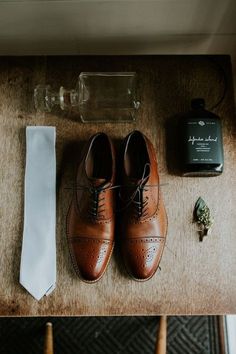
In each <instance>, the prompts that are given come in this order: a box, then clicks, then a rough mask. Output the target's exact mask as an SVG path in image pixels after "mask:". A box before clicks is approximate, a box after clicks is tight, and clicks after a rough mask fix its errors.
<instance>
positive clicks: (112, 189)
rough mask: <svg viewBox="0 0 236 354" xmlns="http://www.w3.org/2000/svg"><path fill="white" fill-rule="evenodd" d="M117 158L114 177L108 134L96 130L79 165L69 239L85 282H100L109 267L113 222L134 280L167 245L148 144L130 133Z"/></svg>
mask: <svg viewBox="0 0 236 354" xmlns="http://www.w3.org/2000/svg"><path fill="white" fill-rule="evenodd" d="M118 160H119V161H118V164H117V169H118V170H119V176H118V178H117V177H116V162H115V150H114V146H113V144H112V142H111V140H110V139H109V137H108V136H107V135H106V134H104V133H98V134H96V135H94V136H92V137H91V138H90V140H89V142H88V144H87V145H86V147H85V149H84V152H83V154H82V159H81V162H80V164H79V166H78V171H77V176H76V183H75V193H74V196H73V200H72V203H71V205H70V208H69V211H68V215H67V238H68V244H69V249H70V254H71V258H72V262H73V265H74V268H75V270H76V272H77V274H78V275H79V276H80V277H81V278H82V279H83V280H84V281H87V282H96V281H98V280H99V279H100V278H101V277H102V276H103V274H104V272H105V270H106V268H107V265H108V262H109V260H110V258H111V255H112V251H113V248H114V240H115V221H116V222H117V225H116V229H117V230H118V232H117V237H119V241H120V244H121V251H122V256H123V259H124V263H125V266H126V269H127V271H128V273H129V274H130V275H131V276H132V278H134V279H135V280H138V281H144V280H148V279H150V278H151V277H152V276H153V275H154V274H155V272H156V270H157V268H158V266H159V263H160V260H161V256H162V253H163V249H164V246H165V240H166V233H167V216H166V212H165V207H164V204H163V200H162V197H161V194H160V185H159V175H158V169H157V161H156V153H155V150H154V147H153V145H152V143H151V142H150V141H149V140H148V139H147V137H146V136H145V135H143V134H142V133H141V132H139V131H133V132H132V133H130V134H129V135H128V136H127V137H126V139H125V140H124V142H123V145H122V149H121V152H120V154H119V159H118ZM117 179H118V180H117ZM115 183H118V185H116V184H115ZM117 196H118V198H117ZM116 200H117V203H116ZM117 210H119V212H117V213H116V211H117Z"/></svg>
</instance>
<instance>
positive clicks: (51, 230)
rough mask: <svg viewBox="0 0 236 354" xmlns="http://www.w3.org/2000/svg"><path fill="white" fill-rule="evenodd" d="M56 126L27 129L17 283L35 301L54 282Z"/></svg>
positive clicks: (52, 288)
mask: <svg viewBox="0 0 236 354" xmlns="http://www.w3.org/2000/svg"><path fill="white" fill-rule="evenodd" d="M55 140H56V130H55V127H44V126H43V127H41V126H30V127H27V128H26V170H25V198H24V199H25V206H24V232H23V243H22V254H21V265H20V283H21V284H22V285H23V287H24V288H25V289H26V290H27V291H28V292H29V293H30V294H31V295H32V296H33V297H34V298H35V299H37V300H40V299H41V298H42V297H43V296H44V295H49V294H50V293H51V292H52V291H53V290H54V288H55V284H56V239H55V225H56V154H55Z"/></svg>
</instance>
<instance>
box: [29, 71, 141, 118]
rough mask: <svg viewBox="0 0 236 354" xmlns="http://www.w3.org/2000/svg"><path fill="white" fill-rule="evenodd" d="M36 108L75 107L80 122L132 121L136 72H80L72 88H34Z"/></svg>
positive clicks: (135, 95)
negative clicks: (56, 90) (55, 89)
mask: <svg viewBox="0 0 236 354" xmlns="http://www.w3.org/2000/svg"><path fill="white" fill-rule="evenodd" d="M34 102H35V108H36V109H37V111H40V112H50V111H51V110H52V109H53V107H54V106H56V105H59V106H60V107H61V109H62V110H65V109H71V108H72V107H75V108H76V110H78V113H79V116H80V118H81V120H82V122H84V123H86V122H117V121H120V122H129V121H134V120H135V118H136V112H137V110H138V108H139V107H140V102H139V100H138V98H137V75H136V73H135V72H82V73H81V74H80V75H79V78H78V81H77V85H76V87H75V89H73V90H66V89H65V88H64V87H60V90H59V92H54V91H53V90H52V89H51V87H50V86H49V85H38V86H37V87H36V88H35V90H34Z"/></svg>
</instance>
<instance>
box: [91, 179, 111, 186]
mask: <svg viewBox="0 0 236 354" xmlns="http://www.w3.org/2000/svg"><path fill="white" fill-rule="evenodd" d="M89 180H90V183H91V184H92V186H93V187H100V186H103V185H104V184H105V183H106V181H107V180H106V179H105V178H90V179H89Z"/></svg>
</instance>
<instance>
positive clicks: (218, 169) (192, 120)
mask: <svg viewBox="0 0 236 354" xmlns="http://www.w3.org/2000/svg"><path fill="white" fill-rule="evenodd" d="M191 107H192V110H191V111H190V112H188V113H187V114H186V115H185V116H184V117H183V119H181V134H182V143H183V144H182V154H181V155H182V158H181V159H182V169H183V175H184V176H217V175H219V174H221V173H222V172H223V165H224V154H223V140H222V131H221V120H220V118H219V117H218V116H217V115H215V114H214V113H212V112H209V111H207V110H206V109H205V102H204V100H203V99H201V98H198V99H194V100H192V102H191Z"/></svg>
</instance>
